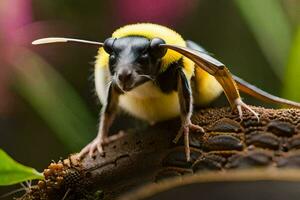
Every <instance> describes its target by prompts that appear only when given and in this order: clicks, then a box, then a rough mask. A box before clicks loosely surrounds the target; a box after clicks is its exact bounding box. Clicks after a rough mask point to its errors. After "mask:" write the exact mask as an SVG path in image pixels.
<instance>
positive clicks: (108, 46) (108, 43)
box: [103, 38, 116, 54]
mask: <svg viewBox="0 0 300 200" xmlns="http://www.w3.org/2000/svg"><path fill="white" fill-rule="evenodd" d="M115 40H116V38H108V39H106V40H105V41H104V45H103V48H104V50H105V51H106V53H108V54H111V53H112V52H113V51H114V49H113V46H114V42H115Z"/></svg>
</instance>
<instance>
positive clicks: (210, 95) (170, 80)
mask: <svg viewBox="0 0 300 200" xmlns="http://www.w3.org/2000/svg"><path fill="white" fill-rule="evenodd" d="M132 36H139V37H145V38H147V39H153V38H161V39H163V40H164V41H165V42H166V44H172V45H178V46H183V47H187V46H189V42H186V41H185V40H183V38H182V37H181V36H180V35H179V34H178V33H176V32H175V31H173V30H171V29H168V28H166V27H164V26H160V25H155V24H148V23H146V24H134V25H127V26H125V27H122V28H120V29H118V30H116V31H115V32H114V33H113V34H112V37H114V38H117V39H118V38H124V37H132ZM191 47H192V46H191ZM108 63H109V55H108V54H107V53H106V52H105V51H104V49H103V48H100V49H99V54H98V56H97V61H96V66H95V84H96V91H97V94H98V96H99V98H100V100H101V102H102V103H103V104H105V103H106V102H105V101H106V91H107V88H106V87H107V85H108V82H109V81H110V80H111V74H110V72H109V64H108ZM178 67H180V68H182V69H183V72H184V75H185V77H186V78H187V80H188V81H189V83H190V85H192V86H193V87H192V94H193V99H194V104H195V105H205V104H208V103H209V102H211V101H212V100H214V99H215V98H216V97H217V96H219V94H220V93H221V92H222V88H221V86H220V85H219V83H218V82H217V80H216V79H215V78H214V77H213V76H211V75H209V74H208V73H207V72H205V71H204V70H202V69H201V68H198V67H197V68H195V65H194V62H192V61H191V60H190V59H188V58H186V57H184V56H182V55H181V54H179V53H177V52H175V51H173V50H167V53H166V54H165V55H164V57H163V58H162V59H161V62H160V70H159V73H158V75H157V77H156V78H155V80H154V81H148V82H146V83H144V84H142V85H140V86H138V87H136V88H134V89H132V90H130V91H128V92H126V93H125V94H123V95H121V96H120V97H119V106H120V107H121V108H122V109H123V110H124V111H126V112H128V113H130V114H132V115H133V116H135V117H137V118H140V119H143V120H146V121H148V122H151V123H153V122H157V121H162V120H167V119H170V118H173V117H176V116H179V115H180V105H179V100H178V92H177V74H176V69H178ZM191 81H193V82H192V83H191Z"/></svg>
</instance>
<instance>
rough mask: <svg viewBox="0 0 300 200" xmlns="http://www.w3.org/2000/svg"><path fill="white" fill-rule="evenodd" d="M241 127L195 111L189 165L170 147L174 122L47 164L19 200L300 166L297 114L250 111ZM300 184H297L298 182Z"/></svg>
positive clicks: (179, 148)
mask: <svg viewBox="0 0 300 200" xmlns="http://www.w3.org/2000/svg"><path fill="white" fill-rule="evenodd" d="M253 109H254V110H255V111H256V112H258V113H259V114H260V121H257V120H256V118H255V117H254V116H253V115H252V114H251V113H249V112H247V111H245V115H244V119H243V121H240V119H239V118H238V115H237V113H232V112H231V111H230V109H229V108H215V109H206V110H201V111H197V112H196V113H195V114H194V116H193V118H192V121H193V122H194V123H196V124H199V125H200V126H202V127H203V128H204V129H205V134H201V133H192V134H191V135H190V142H191V146H192V148H191V161H190V162H186V159H185V153H184V147H183V143H182V141H180V142H179V143H178V144H173V143H172V139H173V137H174V136H175V135H176V133H177V130H178V128H179V124H180V123H179V121H177V120H174V121H169V122H165V123H160V124H157V125H155V126H153V127H149V128H147V129H145V130H135V131H132V132H129V133H128V134H126V135H125V136H124V137H123V138H121V139H120V140H118V141H115V142H113V143H111V144H109V145H108V146H105V151H106V155H105V156H104V157H101V156H100V155H99V156H97V157H96V158H95V159H94V160H93V159H91V158H88V157H86V158H85V159H83V160H82V161H78V160H76V159H75V156H74V155H71V156H70V157H69V158H67V159H65V160H63V161H59V162H57V163H52V164H50V165H49V167H48V168H47V169H45V171H44V176H45V180H43V181H39V183H38V184H37V185H36V186H34V187H33V188H32V189H31V191H30V192H29V193H27V194H25V195H24V196H23V197H22V198H20V199H25V200H27V199H115V198H117V197H120V196H121V195H123V194H124V193H127V192H128V191H130V190H134V189H135V188H136V187H138V186H141V185H143V184H145V183H153V182H159V181H160V180H162V179H165V178H167V177H174V176H179V177H181V176H182V175H184V174H194V173H196V172H202V173H203V172H204V171H214V172H215V171H221V172H222V173H223V172H224V173H226V172H227V171H228V170H229V169H235V170H237V169H241V168H243V169H244V168H250V169H251V168H256V167H264V168H266V167H268V168H269V167H271V168H286V167H299V166H300V152H299V151H298V150H297V149H298V148H300V110H296V109H278V110H273V109H265V108H258V107H253ZM299 179H300V178H299Z"/></svg>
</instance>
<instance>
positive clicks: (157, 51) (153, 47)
mask: <svg viewBox="0 0 300 200" xmlns="http://www.w3.org/2000/svg"><path fill="white" fill-rule="evenodd" d="M161 44H166V42H165V41H164V40H163V39H160V38H153V39H152V40H151V42H150V51H151V55H153V56H155V57H156V58H162V57H163V56H164V55H165V54H166V52H167V50H166V49H165V48H161V47H160V45H161Z"/></svg>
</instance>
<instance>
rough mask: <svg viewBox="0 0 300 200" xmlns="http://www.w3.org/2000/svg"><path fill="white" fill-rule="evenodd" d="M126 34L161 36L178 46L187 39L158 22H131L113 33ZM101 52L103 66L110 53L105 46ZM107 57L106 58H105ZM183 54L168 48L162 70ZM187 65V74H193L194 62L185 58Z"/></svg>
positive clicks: (123, 35) (119, 36)
mask: <svg viewBox="0 0 300 200" xmlns="http://www.w3.org/2000/svg"><path fill="white" fill-rule="evenodd" d="M126 36H142V37H146V38H149V39H152V38H161V39H163V40H164V41H165V42H166V43H167V44H173V45H178V46H183V47H185V46H186V43H185V41H184V40H183V38H182V37H181V36H180V35H179V34H178V33H176V32H175V31H173V30H171V29H169V28H167V27H164V26H161V25H157V24H151V23H140V24H131V25H126V26H124V27H121V28H119V29H117V30H116V31H115V32H114V33H113V34H112V37H114V38H121V37H126ZM99 54H100V55H101V56H100V57H99V62H101V63H99V64H100V66H103V65H102V64H105V63H107V62H108V54H107V53H105V51H104V50H103V48H100V51H99ZM104 57H106V58H104ZM182 57H183V56H182V55H181V54H179V53H177V52H175V51H173V50H168V51H167V53H166V55H165V56H164V57H163V58H162V68H161V71H164V70H166V69H167V66H168V65H169V64H170V63H172V62H174V61H177V60H179V59H180V58H182ZM183 62H184V64H185V66H184V70H185V73H186V75H188V76H191V75H192V74H193V62H192V61H190V60H189V59H186V58H184V60H183Z"/></svg>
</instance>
